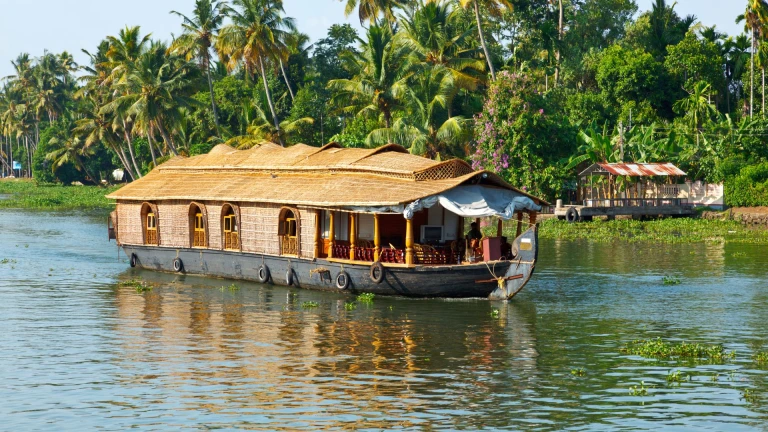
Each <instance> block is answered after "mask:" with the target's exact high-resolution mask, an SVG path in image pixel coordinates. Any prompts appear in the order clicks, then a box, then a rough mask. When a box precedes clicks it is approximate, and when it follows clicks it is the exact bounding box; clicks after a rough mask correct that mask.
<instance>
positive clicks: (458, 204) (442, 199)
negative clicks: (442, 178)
mask: <svg viewBox="0 0 768 432" xmlns="http://www.w3.org/2000/svg"><path fill="white" fill-rule="evenodd" d="M438 202H439V203H440V205H441V206H443V208H445V209H446V210H448V211H450V212H452V213H455V214H457V215H459V216H461V217H465V218H479V217H491V216H496V217H500V218H502V219H504V220H509V219H512V217H513V216H514V214H515V213H516V212H520V211H523V210H529V211H540V210H541V206H540V205H538V204H536V203H535V202H534V201H533V200H532V199H530V198H528V197H527V196H525V195H523V194H520V193H517V192H514V191H511V190H508V189H501V188H495V187H488V186H481V185H472V186H457V187H455V188H453V189H450V190H447V191H445V192H442V193H440V194H439V195H434V196H431V197H427V198H422V199H420V200H416V201H414V202H412V203H411V204H409V205H408V206H406V207H405V209H404V210H403V216H405V218H406V219H412V218H413V215H414V213H416V212H418V211H420V210H423V209H425V208H430V207H432V206H434V205H435V204H437V203H438Z"/></svg>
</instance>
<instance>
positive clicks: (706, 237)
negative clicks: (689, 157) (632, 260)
mask: <svg viewBox="0 0 768 432" xmlns="http://www.w3.org/2000/svg"><path fill="white" fill-rule="evenodd" d="M539 236H540V237H541V238H545V239H561V240H581V239H584V240H590V241H595V242H609V241H614V240H621V241H627V242H642V241H651V242H661V243H692V242H722V241H729V242H741V243H768V230H765V229H754V228H747V227H745V226H744V225H742V224H741V223H739V222H736V221H723V220H705V219H661V220H655V221H646V222H640V221H634V220H615V221H600V220H596V221H593V222H581V223H575V224H574V223H568V222H565V221H559V220H557V219H549V220H546V221H544V222H542V224H541V229H540V230H539Z"/></svg>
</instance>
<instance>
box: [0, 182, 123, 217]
mask: <svg viewBox="0 0 768 432" xmlns="http://www.w3.org/2000/svg"><path fill="white" fill-rule="evenodd" d="M115 189H117V187H114V186H113V187H102V186H61V185H38V184H36V183H35V182H34V181H32V180H11V179H4V180H0V208H19V209H29V210H74V209H77V210H89V209H110V208H112V207H113V203H112V202H110V200H108V199H106V198H105V197H104V196H105V195H107V194H108V193H110V192H112V191H114V190H115Z"/></svg>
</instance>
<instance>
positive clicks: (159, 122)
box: [155, 119, 179, 156]
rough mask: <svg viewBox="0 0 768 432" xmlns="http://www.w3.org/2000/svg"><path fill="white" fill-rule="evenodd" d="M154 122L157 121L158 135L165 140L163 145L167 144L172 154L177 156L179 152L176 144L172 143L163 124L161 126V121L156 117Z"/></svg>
mask: <svg viewBox="0 0 768 432" xmlns="http://www.w3.org/2000/svg"><path fill="white" fill-rule="evenodd" d="M155 123H157V130H159V131H160V135H162V136H163V141H165V145H166V146H168V148H169V149H171V153H173V155H174V156H178V155H179V152H178V151H176V146H175V145H173V140H171V137H170V136H168V131H166V130H165V126H163V122H162V121H161V120H159V119H158V120H157V121H156V122H155Z"/></svg>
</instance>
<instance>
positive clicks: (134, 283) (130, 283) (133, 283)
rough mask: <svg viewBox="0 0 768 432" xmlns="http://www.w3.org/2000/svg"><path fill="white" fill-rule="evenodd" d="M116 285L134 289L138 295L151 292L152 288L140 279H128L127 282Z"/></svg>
mask: <svg viewBox="0 0 768 432" xmlns="http://www.w3.org/2000/svg"><path fill="white" fill-rule="evenodd" d="M117 285H118V286H121V287H131V288H133V289H135V290H136V292H137V293H139V294H143V293H145V292H149V291H152V287H151V286H150V285H149V284H148V283H146V282H144V281H143V280H141V279H130V280H127V281H120V282H119V283H118V284H117Z"/></svg>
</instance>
